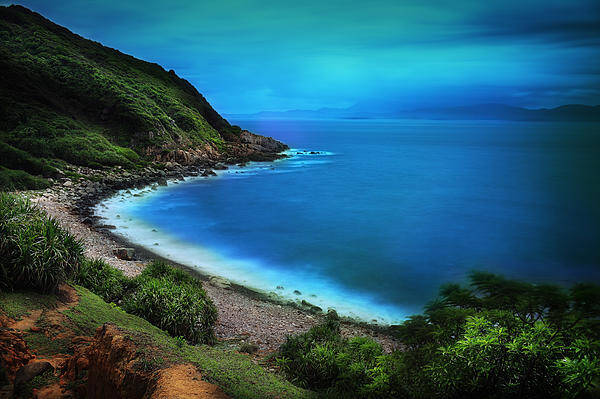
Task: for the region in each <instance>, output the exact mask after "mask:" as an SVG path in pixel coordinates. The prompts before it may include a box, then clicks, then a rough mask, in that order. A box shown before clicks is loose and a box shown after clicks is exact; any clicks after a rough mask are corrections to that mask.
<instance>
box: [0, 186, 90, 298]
mask: <svg viewBox="0 0 600 399" xmlns="http://www.w3.org/2000/svg"><path fill="white" fill-rule="evenodd" d="M0 259H2V262H1V263H0V289H2V290H13V289H17V288H29V289H34V290H39V291H41V292H44V293H47V292H53V291H55V290H56V288H57V287H58V284H60V283H61V282H64V281H66V280H67V279H68V278H69V277H71V276H72V275H74V274H75V273H76V271H77V269H78V268H79V266H80V264H81V262H82V259H83V249H82V246H81V244H80V242H79V241H78V240H76V239H75V238H74V237H73V236H72V235H71V234H69V233H68V232H67V231H65V230H63V229H62V228H61V227H60V226H59V224H58V222H57V221H56V220H54V219H52V218H49V217H48V216H47V215H46V214H45V213H44V212H43V211H41V210H40V209H38V208H36V207H35V206H33V205H31V203H29V202H28V201H27V200H26V199H23V198H21V197H19V196H16V195H12V194H7V193H0Z"/></svg>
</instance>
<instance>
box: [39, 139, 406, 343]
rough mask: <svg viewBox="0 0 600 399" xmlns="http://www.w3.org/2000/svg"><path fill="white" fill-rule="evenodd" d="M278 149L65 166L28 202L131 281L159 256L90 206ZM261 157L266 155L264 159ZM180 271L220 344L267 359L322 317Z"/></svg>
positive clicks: (366, 329) (367, 328)
mask: <svg viewBox="0 0 600 399" xmlns="http://www.w3.org/2000/svg"><path fill="white" fill-rule="evenodd" d="M258 137H261V136H258ZM270 140H272V139H270ZM273 141H274V142H275V140H273ZM277 143H279V142H277ZM279 144H281V143H279ZM263 148H264V147H263ZM282 148H283V147H281V146H277V145H272V146H270V147H269V148H268V151H267V152H263V154H262V155H261V154H260V153H258V152H257V153H255V155H254V156H252V157H248V156H247V155H248V154H247V152H246V153H243V152H238V153H237V154H236V156H233V157H229V158H226V159H217V160H202V161H199V160H195V161H194V163H193V164H191V165H182V164H180V163H178V162H176V161H166V162H164V163H162V164H154V165H152V166H148V167H146V168H143V169H139V170H136V171H131V170H123V169H119V168H113V169H105V170H97V169H90V168H84V167H74V166H70V167H69V168H70V169H69V170H66V171H65V173H66V175H65V176H64V177H61V178H59V179H58V180H56V181H55V182H54V183H55V184H54V185H53V186H52V187H50V188H49V189H47V190H44V191H42V192H36V193H35V194H34V195H33V196H32V200H33V201H34V202H35V203H37V204H38V205H39V206H40V207H41V208H43V209H44V210H45V211H46V212H47V213H48V214H49V215H51V216H52V217H54V218H56V219H57V220H58V221H59V222H60V223H61V224H62V225H63V226H64V227H65V228H66V229H68V230H69V231H70V232H71V233H72V234H74V235H75V236H76V237H77V238H79V239H81V240H82V242H83V243H84V245H85V247H86V255H87V256H88V257H92V258H101V259H103V260H105V261H106V262H108V263H109V264H110V265H111V266H113V267H115V268H117V269H120V270H122V271H123V272H124V273H125V274H126V275H128V276H135V275H137V274H139V273H140V272H141V270H143V268H144V266H145V264H146V263H147V262H148V261H149V260H151V259H156V258H160V257H159V256H157V255H156V254H154V253H152V252H151V251H149V250H147V249H146V248H143V247H140V246H137V245H134V244H132V243H129V242H127V241H126V240H125V239H123V238H122V237H120V236H118V235H115V234H113V233H112V231H111V230H112V228H114V226H106V225H103V224H102V222H101V220H100V218H99V217H97V216H96V215H94V207H95V206H96V205H97V204H98V203H99V202H101V201H102V200H103V199H106V198H108V197H110V196H112V195H113V194H115V193H116V192H117V191H119V190H124V189H132V188H143V187H147V186H152V185H166V184H167V180H170V181H173V180H175V181H176V180H184V179H185V178H186V177H190V176H194V177H195V176H205V177H209V176H212V175H214V174H215V173H214V170H215V169H216V170H219V169H227V168H228V166H227V164H229V165H232V164H241V165H243V164H245V163H246V162H247V161H272V160H275V159H278V158H282V157H284V156H285V155H282V154H280V152H281V151H283V149H287V147H285V148H283V149H282ZM277 150H279V151H277ZM273 151H277V153H274V152H273ZM264 154H267V156H263V155H264ZM67 175H68V177H67ZM124 247H126V248H130V247H131V248H134V250H135V255H134V256H132V257H131V256H116V255H115V250H116V249H118V248H124ZM171 263H173V262H171ZM179 266H182V265H179ZM182 267H185V266H182ZM185 268H186V269H188V270H190V271H191V272H193V273H194V274H196V275H198V276H199V277H200V278H202V279H204V280H205V281H206V283H205V284H204V286H205V289H206V291H207V293H208V295H209V296H210V298H211V299H212V300H213V302H214V303H215V305H216V306H217V309H218V311H219V317H218V320H217V324H216V327H215V330H216V334H217V337H218V338H219V339H220V340H222V341H226V342H231V343H232V344H241V343H250V344H253V345H256V346H257V347H258V348H259V353H260V354H266V353H270V352H272V351H274V350H276V349H277V347H278V346H279V345H281V344H282V343H283V342H284V340H285V338H286V336H287V335H290V334H297V333H300V332H304V331H306V330H308V329H309V328H310V327H312V326H314V325H316V324H318V323H319V322H320V320H321V319H322V317H323V314H322V313H319V312H315V309H313V308H311V306H310V304H293V303H283V302H278V301H277V300H276V299H274V298H269V297H268V296H267V295H264V294H262V293H259V292H256V291H253V290H251V289H248V288H246V287H243V286H238V285H236V284H231V283H229V282H228V281H227V280H224V279H221V278H219V277H214V276H212V277H211V276H206V275H202V274H200V273H199V272H197V271H195V270H194V269H191V268H188V267H185ZM342 331H343V334H344V335H347V336H354V335H368V336H371V337H373V338H374V339H376V340H377V341H378V342H380V343H381V344H382V345H383V347H384V349H385V350H386V351H391V350H393V349H395V348H397V347H398V346H399V344H398V342H397V341H396V340H395V339H394V338H393V337H392V336H391V335H390V334H389V333H388V332H387V330H386V329H385V328H381V327H379V326H376V325H371V324H366V323H358V322H356V321H353V320H344V321H343V322H342Z"/></svg>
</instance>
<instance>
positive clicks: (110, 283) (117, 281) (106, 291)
mask: <svg viewBox="0 0 600 399" xmlns="http://www.w3.org/2000/svg"><path fill="white" fill-rule="evenodd" d="M75 283H77V284H79V285H81V286H84V287H85V288H87V289H89V290H90V291H92V292H94V293H95V294H96V295H99V296H100V297H102V299H104V300H105V301H106V302H109V303H110V302H115V303H116V302H118V301H120V300H121V299H123V297H124V296H125V295H126V293H127V292H129V291H131V290H132V289H134V288H135V286H136V284H135V281H134V280H132V279H130V278H127V277H126V276H125V275H124V274H123V272H122V271H120V270H118V269H115V268H114V267H112V266H110V265H108V264H107V263H106V262H104V261H103V260H101V259H94V260H90V259H86V260H85V261H84V262H83V263H82V264H81V267H80V268H79V272H78V273H77V276H76V278H75Z"/></svg>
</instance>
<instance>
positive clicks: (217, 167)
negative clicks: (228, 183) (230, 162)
mask: <svg viewBox="0 0 600 399" xmlns="http://www.w3.org/2000/svg"><path fill="white" fill-rule="evenodd" d="M213 169H215V170H227V169H228V168H227V166H226V165H223V164H222V163H218V164H216V165H215V166H214V167H213Z"/></svg>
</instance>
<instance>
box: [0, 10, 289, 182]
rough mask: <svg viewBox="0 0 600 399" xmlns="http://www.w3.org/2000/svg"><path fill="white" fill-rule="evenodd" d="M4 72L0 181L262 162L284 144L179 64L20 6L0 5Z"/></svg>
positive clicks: (0, 54) (0, 56)
mask: <svg viewBox="0 0 600 399" xmlns="http://www.w3.org/2000/svg"><path fill="white" fill-rule="evenodd" d="M0 70H2V74H0V185H2V184H1V183H2V179H1V177H2V175H4V176H5V180H6V176H7V175H8V176H9V177H10V176H13V177H14V176H17V177H18V178H20V179H21V180H24V181H27V182H30V183H32V184H30V185H34V186H35V185H41V186H44V185H45V183H44V181H42V180H39V179H35V178H33V177H32V176H30V175H43V176H52V175H53V173H56V171H55V167H59V168H60V167H61V165H63V164H64V162H68V163H71V164H76V165H82V166H90V167H96V168H98V167H102V166H115V165H121V166H123V167H129V168H131V167H135V166H139V165H143V164H145V163H146V162H148V161H166V160H169V161H177V162H179V163H190V162H199V161H203V160H204V161H205V160H217V159H224V158H226V157H227V156H232V155H233V156H235V157H237V158H241V159H244V158H247V159H249V160H261V159H273V158H274V153H277V152H280V151H281V150H282V149H284V148H285V146H283V145H282V144H281V143H279V142H276V141H275V140H271V139H267V138H262V137H261V136H256V135H253V134H251V133H249V132H245V131H242V130H241V129H240V128H239V127H237V126H231V125H230V124H229V123H228V122H227V121H226V120H225V119H223V118H222V117H221V116H220V115H219V114H218V113H217V112H216V111H215V110H214V109H213V108H212V107H211V105H210V104H209V103H208V102H207V101H206V99H205V98H204V97H203V96H202V94H200V93H199V92H198V91H197V90H196V89H195V88H194V87H193V86H192V85H191V84H190V83H189V82H187V81H186V80H184V79H182V78H180V77H178V76H177V75H176V74H175V72H174V71H172V70H171V71H166V70H164V69H163V68H162V67H161V66H159V65H157V64H153V63H149V62H145V61H142V60H139V59H136V58H134V57H132V56H129V55H126V54H123V53H121V52H119V51H118V50H114V49H111V48H108V47H105V46H103V45H101V44H100V43H97V42H93V41H90V40H87V39H84V38H82V37H80V36H78V35H76V34H74V33H72V32H70V31H69V30H68V29H66V28H64V27H61V26H59V25H56V24H54V23H52V22H51V21H49V20H47V19H45V18H44V17H42V16H41V15H39V14H37V13H34V12H32V11H30V10H28V9H26V8H24V7H21V6H10V7H0ZM175 150H181V151H175ZM9 169H10V170H9ZM15 170H16V171H15ZM22 171H24V172H26V173H27V175H25V174H24V172H22ZM13 180H14V179H13Z"/></svg>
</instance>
